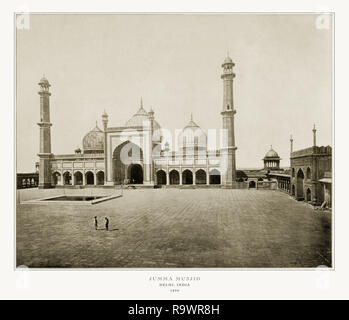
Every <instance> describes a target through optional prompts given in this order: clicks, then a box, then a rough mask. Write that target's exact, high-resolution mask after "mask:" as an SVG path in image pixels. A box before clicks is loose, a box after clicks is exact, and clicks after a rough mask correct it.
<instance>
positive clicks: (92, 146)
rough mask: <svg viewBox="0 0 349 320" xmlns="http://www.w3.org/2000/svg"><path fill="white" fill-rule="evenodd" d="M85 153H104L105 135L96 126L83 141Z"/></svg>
mask: <svg viewBox="0 0 349 320" xmlns="http://www.w3.org/2000/svg"><path fill="white" fill-rule="evenodd" d="M82 145H83V149H84V153H104V133H103V131H102V130H101V129H100V128H99V127H98V125H97V123H96V126H95V127H94V128H93V129H92V130H91V131H90V132H89V133H87V134H86V135H85V136H84V138H83V139H82Z"/></svg>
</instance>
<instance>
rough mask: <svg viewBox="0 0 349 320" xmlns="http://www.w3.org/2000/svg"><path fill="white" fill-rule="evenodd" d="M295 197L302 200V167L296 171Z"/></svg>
mask: <svg viewBox="0 0 349 320" xmlns="http://www.w3.org/2000/svg"><path fill="white" fill-rule="evenodd" d="M296 192H297V199H298V200H304V173H303V171H302V169H299V170H298V172H297V188H296Z"/></svg>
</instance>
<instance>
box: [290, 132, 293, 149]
mask: <svg viewBox="0 0 349 320" xmlns="http://www.w3.org/2000/svg"><path fill="white" fill-rule="evenodd" d="M290 143H291V152H290V153H292V152H293V137H292V134H291V137H290Z"/></svg>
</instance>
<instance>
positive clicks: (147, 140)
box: [38, 56, 237, 188]
mask: <svg viewBox="0 0 349 320" xmlns="http://www.w3.org/2000/svg"><path fill="white" fill-rule="evenodd" d="M233 67H234V63H233V61H232V59H231V58H230V57H228V56H227V57H226V58H225V60H224V62H223V64H222V70H223V72H222V75H221V79H222V81H223V107H222V109H221V116H222V129H223V130H222V132H224V133H223V144H222V145H221V146H220V147H219V148H217V149H215V150H209V149H208V147H207V135H206V133H205V131H204V130H203V129H201V128H200V126H199V125H198V124H197V123H196V122H195V121H194V119H193V117H191V119H190V121H189V122H188V123H187V125H186V126H185V127H184V128H183V130H182V131H181V132H180V134H179V135H178V136H177V137H176V141H175V143H174V144H175V145H176V148H174V146H170V145H169V143H168V142H167V143H164V132H163V130H162V128H161V126H160V124H159V123H158V122H157V121H156V119H155V113H154V111H153V110H152V109H150V110H149V111H146V110H145V108H144V106H143V102H142V101H141V103H140V106H139V109H138V110H137V112H136V113H135V114H134V115H133V116H132V117H131V118H130V119H129V120H128V121H127V122H126V123H125V124H124V125H123V126H118V127H115V126H110V125H109V116H108V114H107V113H106V112H104V113H103V114H102V123H103V128H99V127H98V125H97V123H96V126H95V127H94V128H93V129H92V130H91V131H90V132H88V133H87V134H86V135H85V136H84V138H83V140H82V150H81V149H80V148H78V149H76V150H75V152H74V153H71V154H53V153H52V152H51V126H52V123H51V121H50V96H51V92H50V87H51V85H50V83H49V81H48V80H47V79H46V78H45V77H43V78H42V79H41V80H40V82H39V86H40V90H39V95H40V122H39V123H38V126H39V128H40V152H39V154H38V156H39V165H38V171H39V188H51V187H55V186H63V185H74V186H75V185H95V186H98V185H104V186H114V185H124V184H131V185H143V186H150V187H152V186H154V185H179V186H180V185H217V186H221V187H226V188H234V187H236V183H237V182H236V180H237V179H236V161H235V152H236V149H237V148H236V145H235V134H234V116H235V113H236V110H235V108H234V102H233V80H234V77H235V74H234V72H233Z"/></svg>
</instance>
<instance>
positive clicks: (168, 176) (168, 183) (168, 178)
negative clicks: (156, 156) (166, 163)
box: [166, 168, 170, 186]
mask: <svg viewBox="0 0 349 320" xmlns="http://www.w3.org/2000/svg"><path fill="white" fill-rule="evenodd" d="M166 185H167V186H169V185H170V174H169V172H168V168H167V170H166Z"/></svg>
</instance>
